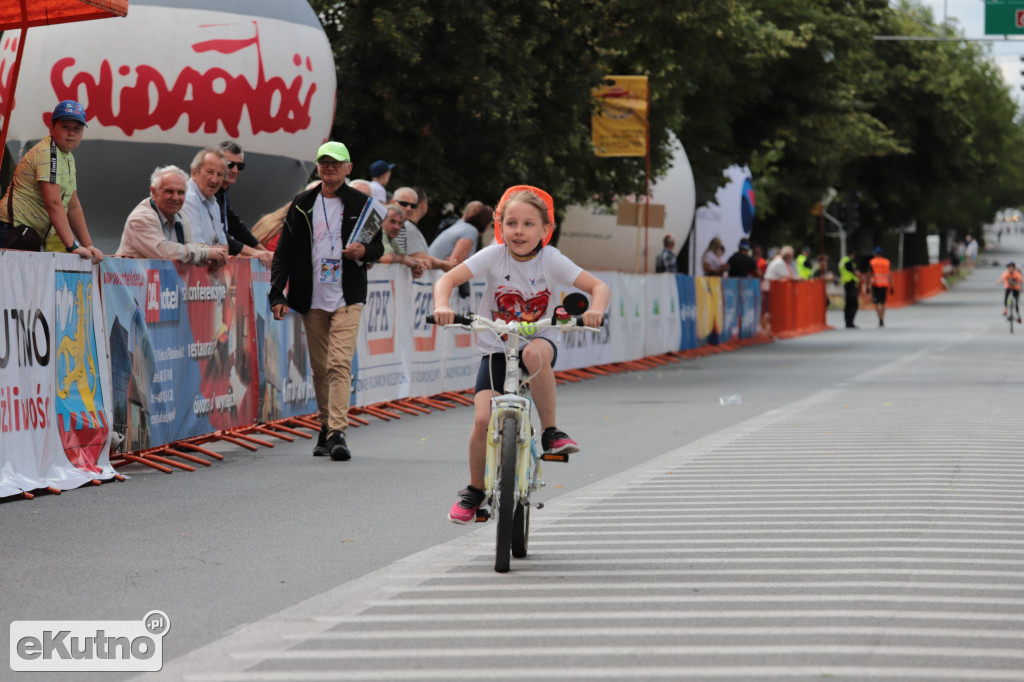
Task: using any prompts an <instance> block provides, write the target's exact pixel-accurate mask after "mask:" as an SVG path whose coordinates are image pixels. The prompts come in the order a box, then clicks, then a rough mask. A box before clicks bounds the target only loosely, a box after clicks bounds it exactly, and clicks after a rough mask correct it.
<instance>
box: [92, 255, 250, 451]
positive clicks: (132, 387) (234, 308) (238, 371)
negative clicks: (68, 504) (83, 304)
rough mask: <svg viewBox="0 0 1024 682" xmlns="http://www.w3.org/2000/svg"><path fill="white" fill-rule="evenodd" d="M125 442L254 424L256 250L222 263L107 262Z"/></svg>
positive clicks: (106, 292)
mask: <svg viewBox="0 0 1024 682" xmlns="http://www.w3.org/2000/svg"><path fill="white" fill-rule="evenodd" d="M100 272H101V275H102V280H103V309H104V311H105V312H106V322H107V335H108V339H109V348H110V362H111V374H112V404H113V406H114V416H113V424H112V428H113V430H114V431H115V432H117V433H122V434H124V436H125V439H124V442H123V443H122V444H121V449H122V450H124V451H136V450H145V449H147V448H152V447H157V446H160V445H165V444H167V443H171V442H174V441H177V440H182V439H184V438H190V437H192V436H199V435H203V434H208V433H212V432H214V431H218V430H221V429H227V428H232V427H235V426H243V425H247V424H251V423H253V422H254V421H255V420H256V416H257V412H256V407H257V403H258V395H257V394H258V386H259V384H258V381H257V376H256V375H257V373H258V366H257V358H256V357H255V356H256V355H257V350H256V348H257V343H256V339H255V338H254V336H255V327H254V326H252V325H251V322H252V294H251V285H250V278H249V262H248V259H241V260H238V261H232V262H230V263H228V265H227V266H224V267H221V268H219V269H218V270H216V271H215V272H213V271H211V270H209V269H207V268H200V267H191V266H187V265H183V264H181V263H175V262H173V261H163V260H134V259H121V258H109V259H106V260H104V261H103V263H102V264H101V266H100Z"/></svg>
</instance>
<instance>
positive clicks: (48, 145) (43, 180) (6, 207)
mask: <svg viewBox="0 0 1024 682" xmlns="http://www.w3.org/2000/svg"><path fill="white" fill-rule="evenodd" d="M84 130H85V107H83V106H82V105H81V104H79V103H78V102H75V101H74V100H64V101H63V102H60V103H59V104H58V105H57V106H56V108H55V109H54V110H53V113H52V114H51V115H50V134H49V135H47V136H46V137H44V138H43V139H42V140H40V141H39V143H38V144H36V146H34V147H32V149H30V150H29V151H28V153H27V154H25V156H23V157H22V158H21V161H19V162H18V167H17V168H16V169H15V170H14V177H13V178H12V179H11V184H10V186H9V187H8V188H7V193H6V194H5V195H4V197H3V199H0V218H2V219H3V221H4V222H3V224H0V246H3V247H5V248H11V249H17V250H21V251H42V250H43V246H44V244H45V243H46V237H47V235H48V234H49V233H50V228H51V227H52V228H53V229H54V231H55V233H56V238H57V239H59V240H60V244H59V246H61V247H63V250H65V251H67V252H68V253H76V254H78V255H79V256H81V257H82V258H92V260H93V262H94V263H98V262H100V261H101V260H103V253H102V252H101V251H100V250H99V249H97V248H96V247H95V246H93V245H92V238H91V237H90V236H89V228H88V227H87V226H86V224H85V213H84V212H83V211H82V204H81V203H79V201H78V184H77V181H76V174H75V157H73V156H72V155H71V152H72V150H74V149H75V148H76V147H78V145H79V144H81V142H82V133H83V131H84Z"/></svg>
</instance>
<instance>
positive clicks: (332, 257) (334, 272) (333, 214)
mask: <svg viewBox="0 0 1024 682" xmlns="http://www.w3.org/2000/svg"><path fill="white" fill-rule="evenodd" d="M344 214H345V207H344V206H343V205H342V203H341V199H339V198H338V197H334V198H333V199H325V198H324V196H323V195H322V194H321V195H320V196H319V197H317V201H316V204H315V205H314V206H313V301H312V303H311V304H310V308H316V309H317V310H326V311H328V312H332V313H333V312H334V311H335V310H337V309H338V308H341V307H343V306H344V305H345V293H344V292H343V291H342V290H341V269H342V268H343V267H344V263H345V259H344V258H343V257H342V255H341V252H342V251H343V250H344V248H345V244H344V242H343V241H342V238H341V219H342V218H343V217H344Z"/></svg>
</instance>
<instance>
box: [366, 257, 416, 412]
mask: <svg viewBox="0 0 1024 682" xmlns="http://www.w3.org/2000/svg"><path fill="white" fill-rule="evenodd" d="M398 267H401V266H394V265H377V266H374V268H373V269H372V270H370V273H369V278H368V282H367V290H366V303H365V304H364V305H363V313H362V317H361V319H360V322H359V338H358V340H357V342H356V357H355V360H354V361H353V364H352V389H353V391H354V393H355V395H354V396H353V399H352V404H353V405H370V404H372V403H379V402H386V401H388V400H395V399H397V398H407V397H409V345H410V339H409V334H408V332H404V333H402V334H399V333H398V330H399V328H401V329H403V330H408V329H410V328H411V327H412V321H411V320H410V319H409V316H410V314H411V312H410V301H409V296H410V293H411V292H410V286H409V282H408V280H409V279H410V275H408V274H405V277H404V279H403V278H402V277H401V275H402V274H403V273H401V272H400V271H398V270H397V269H396V268H398ZM402 270H404V271H405V273H408V272H409V269H408V268H405V267H402ZM400 325H401V327H400Z"/></svg>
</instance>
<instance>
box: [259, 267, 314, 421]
mask: <svg viewBox="0 0 1024 682" xmlns="http://www.w3.org/2000/svg"><path fill="white" fill-rule="evenodd" d="M250 267H251V268H252V301H253V312H254V317H255V320H256V341H257V348H258V354H259V377H260V384H259V390H260V401H259V415H260V421H265V422H268V421H273V420H275V419H285V418H287V417H301V416H304V415H307V414H312V413H314V412H316V411H317V408H316V394H315V393H314V390H313V370H312V368H311V367H310V364H309V351H308V346H307V345H306V330H305V328H304V327H303V324H302V316H301V315H299V314H298V313H296V312H294V311H289V312H288V314H287V315H285V316H284V319H283V320H275V319H274V316H273V315H272V314H271V312H270V268H268V267H266V266H265V265H263V264H262V263H261V262H260V261H258V260H256V259H255V258H253V259H251V260H250Z"/></svg>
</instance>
